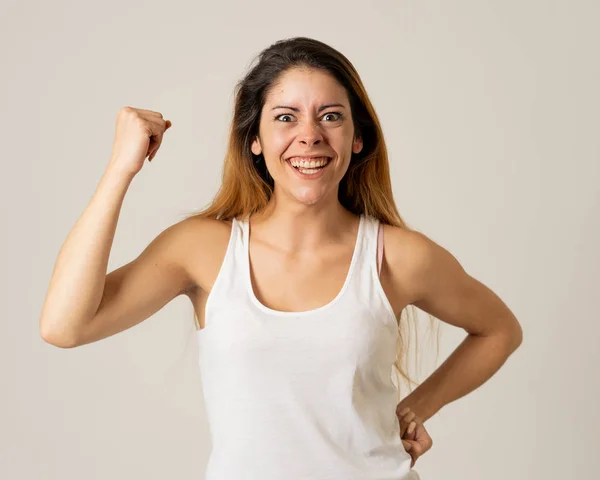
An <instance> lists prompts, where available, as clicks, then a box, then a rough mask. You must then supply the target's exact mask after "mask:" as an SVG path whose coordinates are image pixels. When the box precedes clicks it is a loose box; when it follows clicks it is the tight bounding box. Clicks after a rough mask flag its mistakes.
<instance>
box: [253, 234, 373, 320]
mask: <svg viewBox="0 0 600 480" xmlns="http://www.w3.org/2000/svg"><path fill="white" fill-rule="evenodd" d="M353 247H354V245H336V246H333V245H332V246H327V247H323V248H322V249H320V251H317V252H303V253H285V252H281V251H277V250H276V249H275V250H274V249H272V248H269V247H268V246H265V245H261V244H260V243H258V244H253V245H251V246H250V248H249V258H248V264H247V265H248V269H247V271H245V272H243V274H244V275H247V276H248V277H249V279H250V281H251V285H252V292H251V293H252V294H253V295H254V296H255V297H256V299H257V300H258V301H259V302H260V303H261V304H263V305H264V306H266V307H267V308H270V309H273V310H278V311H283V312H300V311H305V310H313V309H316V308H319V307H322V306H324V305H327V304H328V303H330V302H332V301H333V300H334V299H335V298H336V297H337V296H338V295H339V294H340V292H341V291H342V289H343V288H344V287H345V286H346V284H347V282H348V281H349V280H350V276H351V273H352V272H351V270H352V269H353V267H354V265H355V263H356V262H358V261H362V258H361V252H360V251H357V252H354V249H353Z"/></svg>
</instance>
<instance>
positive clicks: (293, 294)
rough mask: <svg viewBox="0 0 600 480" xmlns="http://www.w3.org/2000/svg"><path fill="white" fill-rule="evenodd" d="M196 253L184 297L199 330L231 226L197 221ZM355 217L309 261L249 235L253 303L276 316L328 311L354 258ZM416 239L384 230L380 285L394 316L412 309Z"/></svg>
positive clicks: (406, 233)
mask: <svg viewBox="0 0 600 480" xmlns="http://www.w3.org/2000/svg"><path fill="white" fill-rule="evenodd" d="M198 220H199V221H198V222H195V225H194V226H193V228H195V229H197V232H196V233H195V234H194V236H196V235H197V241H194V242H192V244H193V245H195V246H196V251H195V252H194V253H193V254H191V255H188V256H187V258H189V264H188V265H187V267H188V269H189V271H190V275H191V277H192V279H193V283H194V284H193V285H192V286H191V287H190V288H189V289H188V290H187V291H186V292H185V293H186V295H187V296H188V297H189V299H190V300H191V302H192V304H193V307H194V310H195V312H196V315H197V317H198V319H199V322H200V326H201V328H204V308H205V304H206V299H207V298H208V294H209V292H210V290H211V288H212V286H213V285H214V282H215V279H216V278H217V275H218V273H219V270H220V267H221V264H222V262H223V259H224V256H225V251H226V249H227V244H228V241H229V236H230V233H231V221H220V220H207V219H198ZM357 225H358V217H356V222H355V224H354V226H353V228H352V229H351V231H349V232H347V234H345V235H344V238H343V239H341V240H340V242H339V243H334V244H330V245H328V246H326V247H323V248H321V249H319V251H318V252H314V253H313V254H311V255H307V254H303V255H302V254H301V255H296V254H294V253H286V252H282V251H281V250H279V249H277V248H275V247H274V246H273V245H269V244H267V243H266V242H264V241H262V239H260V238H257V236H255V235H253V236H252V238H251V242H250V261H251V271H252V277H251V278H252V286H253V290H254V294H255V296H256V297H257V299H258V300H259V301H260V302H261V303H262V304H263V305H265V306H267V307H269V308H272V309H275V310H280V311H287V312H293V311H303V310H311V309H314V308H317V307H320V306H322V305H326V304H327V303H328V302H330V301H331V299H333V298H334V297H335V296H336V295H337V293H338V292H339V291H340V289H341V287H342V284H343V283H344V280H345V278H346V275H347V273H348V267H349V265H350V260H351V258H352V253H353V249H354V242H355V240H356V230H357ZM413 236H414V233H413V232H411V231H409V230H406V229H402V228H399V227H393V226H391V225H385V226H384V259H383V264H382V268H381V276H380V280H381V284H382V287H383V289H384V292H385V293H386V296H387V298H388V300H389V302H390V304H391V306H392V308H393V310H394V312H395V313H396V314H399V313H400V312H401V311H402V310H403V309H404V308H405V307H406V306H407V305H409V304H410V303H411V292H410V272H411V270H410V268H407V267H408V265H409V260H410V242H411V237H413Z"/></svg>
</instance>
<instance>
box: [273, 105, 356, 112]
mask: <svg viewBox="0 0 600 480" xmlns="http://www.w3.org/2000/svg"><path fill="white" fill-rule="evenodd" d="M329 107H342V108H346V107H345V106H344V105H342V104H341V103H329V104H327V105H321V106H320V107H319V109H318V110H317V112H320V111H321V110H325V109H326V108H329ZM278 108H289V109H290V110H293V111H294V112H299V111H300V109H299V108H296V107H289V106H287V105H277V106H276V107H273V108H272V109H271V110H277V109H278Z"/></svg>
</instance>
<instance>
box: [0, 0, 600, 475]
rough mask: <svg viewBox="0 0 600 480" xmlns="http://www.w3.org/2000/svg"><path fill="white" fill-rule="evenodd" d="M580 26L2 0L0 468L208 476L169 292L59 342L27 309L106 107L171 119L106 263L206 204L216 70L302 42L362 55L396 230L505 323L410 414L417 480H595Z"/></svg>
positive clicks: (273, 7)
mask: <svg viewBox="0 0 600 480" xmlns="http://www.w3.org/2000/svg"><path fill="white" fill-rule="evenodd" d="M598 24H600V7H599V4H598V2H596V1H594V0H589V1H581V0H580V1H572V0H571V1H567V0H562V1H542V0H527V1H523V0H519V1H516V0H510V1H481V0H477V1H476V0H469V1H458V2H445V1H439V0H438V1H402V0H398V1H373V2H362V1H361V2H356V1H355V2H349V1H343V2H332V1H323V2H322V3H316V2H310V1H303V2H296V3H293V2H281V1H278V2H266V1H260V2H259V1H253V2H243V1H239V2H228V1H218V2H210V3H209V2H191V1H173V2H154V1H147V0H146V1H125V2H116V1H112V2H111V1H104V2H93V3H92V2H70V1H66V0H58V1H54V2H41V1H37V2H25V3H22V2H17V1H15V0H12V1H6V0H4V1H3V2H2V6H1V10H0V32H1V33H0V40H1V43H0V45H1V46H0V49H1V51H2V75H1V76H0V91H1V92H2V93H1V111H2V115H1V117H0V122H1V132H2V133H1V135H2V143H1V146H2V160H1V161H2V169H1V174H0V179H1V185H0V187H1V189H0V200H1V205H2V236H1V237H0V242H1V244H0V245H1V248H2V250H1V251H2V260H3V261H2V269H1V282H2V283H1V286H2V289H1V292H2V303H1V305H2V321H1V322H0V347H1V348H0V374H1V378H2V387H1V388H2V390H1V395H0V407H1V408H0V478H3V479H43V480H51V479H61V480H70V479H77V480H80V479H86V480H92V479H108V478H111V479H142V478H143V479H145V480H152V479H161V480H162V479H167V478H176V479H181V480H183V479H190V480H191V479H201V478H203V472H204V468H205V465H206V461H207V459H208V455H209V452H210V449H211V443H210V437H209V431H208V425H207V423H206V416H205V410H204V403H203V399H202V390H201V384H200V376H199V370H198V365H197V345H196V343H195V341H194V336H193V330H192V329H193V321H192V319H193V310H192V306H191V303H190V302H189V300H188V299H187V298H186V297H184V296H181V297H178V298H176V299H175V300H174V301H172V302H170V303H169V304H167V305H166V306H165V307H164V308H163V309H162V310H160V311H159V312H158V313H156V314H155V315H154V316H152V317H151V318H149V319H148V320H146V321H145V322H143V323H141V324H139V325H138V326H136V327H133V328H132V329H129V330H127V331H125V332H123V333H121V334H119V335H115V336H113V337H109V338H107V339H105V340H102V341H100V342H97V343H93V344H89V345H86V346H83V347H80V348H76V349H60V348H57V347H54V346H51V345H48V344H46V343H44V342H43V340H42V339H41V337H40V334H39V316H40V312H41V307H42V303H43V300H44V297H45V293H46V290H47V288H48V283H49V280H50V275H51V272H52V268H53V266H54V262H55V260H56V256H57V255H58V251H59V249H60V246H61V245H62V243H63V242H64V240H65V238H66V236H67V235H68V233H69V231H70V230H71V229H72V227H73V226H74V224H75V221H76V220H77V218H78V217H79V216H80V215H81V213H82V212H83V210H84V208H85V207H86V205H87V204H88V202H89V200H90V199H91V196H92V194H93V192H94V190H95V188H96V186H97V184H98V182H99V180H100V177H101V175H102V173H103V172H104V169H105V167H106V164H107V161H108V158H109V154H110V152H111V147H112V140H113V134H114V129H115V116H116V113H117V111H118V110H119V109H120V108H121V107H123V106H126V105H131V106H134V107H137V108H145V109H151V110H155V111H159V112H161V113H162V114H163V115H164V117H165V118H166V119H170V120H171V121H172V122H173V127H172V128H171V129H170V130H169V131H168V133H167V134H166V136H165V140H164V142H163V145H162V147H161V150H160V151H159V153H158V155H157V157H156V158H155V159H154V160H153V162H152V163H151V164H148V163H146V164H145V166H144V168H143V169H142V171H141V172H140V174H139V175H138V176H137V177H136V178H135V179H134V181H133V183H132V185H131V188H130V190H129V192H128V194H127V196H126V198H125V202H124V205H123V209H122V212H121V215H120V218H119V224H118V228H117V232H116V237H115V239H114V246H113V249H112V253H111V257H110V262H109V266H108V267H109V270H113V269H114V268H117V267H118V266H120V265H122V264H124V263H126V262H129V261H130V260H132V259H133V258H134V257H135V256H137V255H138V254H139V253H140V252H141V251H142V250H143V248H145V246H146V245H147V244H148V243H149V242H150V241H151V240H152V239H153V238H154V237H155V236H156V235H157V234H158V233H159V232H160V231H162V230H163V229H164V228H166V227H167V226H169V225H171V224H173V223H175V222H177V221H179V220H180V219H182V218H183V216H184V215H186V214H187V213H189V212H191V211H193V210H196V209H199V208H201V207H203V206H205V205H206V204H207V203H208V202H209V201H210V199H211V198H212V196H213V195H214V194H215V192H216V190H217V186H218V184H219V182H220V180H221V169H222V165H223V156H224V153H225V148H226V139H227V129H228V125H229V121H230V118H231V115H232V105H233V88H234V85H235V82H236V81H237V80H238V79H239V78H240V77H241V76H242V75H243V74H244V72H245V71H246V69H247V67H248V66H249V64H250V62H251V61H252V60H253V58H254V57H255V55H256V54H257V53H259V51H260V50H262V49H263V48H265V47H267V46H268V45H270V44H271V43H273V42H275V41H276V40H279V39H283V38H288V37H292V36H297V35H301V36H309V37H313V38H316V39H318V40H322V41H324V42H326V43H328V44H330V45H331V46H333V47H334V48H337V49H338V50H340V51H341V52H342V53H343V54H345V55H346V56H347V57H348V58H349V59H350V60H351V61H352V62H353V63H354V65H355V66H356V68H357V69H358V71H359V73H360V75H361V77H362V79H363V81H364V83H365V86H366V88H367V91H368V93H369V95H370V97H371V99H372V101H373V103H374V105H375V108H376V111H377V113H378V115H379V117H380V119H381V121H382V124H383V129H384V134H385V138H386V141H387V146H388V149H389V154H390V163H391V170H392V182H393V186H394V195H395V200H396V202H397V205H398V208H399V210H400V213H401V215H402V216H403V217H404V219H405V220H406V221H407V222H408V224H409V226H411V227H412V228H414V229H417V230H419V231H421V232H423V233H425V234H427V235H428V236H429V237H430V238H432V239H433V240H434V241H436V242H438V243H439V244H441V245H442V246H444V247H445V248H447V249H448V250H449V251H450V252H451V253H453V254H454V255H455V256H456V258H457V259H458V260H459V261H460V262H461V264H462V265H463V267H464V268H465V270H467V271H468V272H469V273H470V274H471V275H473V276H474V277H476V278H477V279H479V280H481V281H482V282H483V283H485V284H486V285H488V286H489V287H490V288H492V289H493V290H494V291H495V292H496V293H497V294H498V295H499V296H500V297H501V298H502V299H503V300H504V301H505V302H506V303H507V305H508V306H509V307H510V308H511V309H512V310H513V312H514V313H515V315H516V316H517V318H518V319H519V320H520V322H521V324H522V326H523V330H524V342H523V344H522V345H521V347H520V348H519V349H518V350H517V351H516V352H515V354H514V355H513V356H512V357H510V358H509V360H508V361H507V362H506V363H505V365H504V366H503V367H502V369H501V370H500V371H499V373H498V374H497V375H495V376H494V377H492V379H491V380H489V381H488V382H487V383H486V384H485V385H484V386H482V387H481V388H479V389H477V390H476V391H474V392H473V393H471V394H469V395H468V396H466V397H463V398H462V399H460V400H458V401H457V402H454V403H452V404H450V405H448V406H446V407H445V408H443V409H442V410H441V411H440V412H439V413H438V414H437V415H435V416H434V417H433V418H431V419H430V420H429V421H428V422H427V424H426V427H427V428H428V430H429V432H430V434H431V436H432V438H433V442H434V445H433V448H432V449H431V450H430V451H428V452H427V453H426V454H425V455H424V456H423V457H421V458H420V459H419V460H418V461H417V464H416V469H417V470H418V471H419V472H420V474H421V477H422V478H423V479H424V480H434V479H435V480H454V479H456V480H459V479H460V480H467V479H472V480H481V479H486V480H496V479H497V480H506V479H523V480H525V479H527V480H531V479H544V480H550V479H552V480H559V479H560V480H563V479H570V478H586V479H587V478H592V477H595V476H596V475H598V471H599V470H600V456H599V455H598V450H599V448H600V442H599V439H598V437H599V433H600V421H599V413H598V406H597V405H598V401H599V398H598V396H599V395H600V375H598V366H599V365H600V349H599V348H598V337H599V335H600V326H599V320H600V318H599V315H598V313H597V312H598V308H597V305H596V301H597V299H598V287H599V286H600V285H599V281H598V278H599V273H600V268H599V267H600V258H599V257H600V256H599V252H598V250H599V245H600V212H599V210H600V209H599V204H600V193H599V187H598V185H599V183H600V166H599V164H600V158H599V157H600V149H599V145H600V140H599V138H600V137H599V127H600V124H599V123H600V122H599V116H598V112H599V111H600V94H599V89H598V85H600V67H599V57H600V55H599V53H598V47H599V45H600V30H598ZM201 248H202V245H198V249H201ZM72 294H73V295H77V291H73V292H72ZM419 319H420V320H419V322H420V323H421V324H422V325H423V327H424V330H423V331H424V332H427V330H426V328H425V327H426V325H427V322H428V318H427V316H426V315H425V314H424V313H421V315H420V317H419ZM464 335H465V332H464V331H462V330H459V329H456V328H453V327H450V326H447V325H442V326H441V332H440V352H439V356H437V357H436V352H435V348H434V344H431V342H430V341H429V340H427V339H424V340H423V341H422V343H421V350H422V351H423V353H422V358H423V360H422V363H423V365H425V366H426V368H425V369H424V371H423V372H422V374H421V376H420V379H421V380H422V379H423V378H424V376H425V375H426V374H428V373H430V372H431V370H432V369H433V368H434V367H435V366H436V365H439V363H441V361H442V360H443V359H444V358H446V356H447V355H448V354H449V353H450V352H451V351H452V350H453V349H454V348H455V347H456V346H457V345H458V344H459V342H460V341H461V340H462V338H463V336H464ZM282 480H283V479H282Z"/></svg>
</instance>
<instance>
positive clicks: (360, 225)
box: [243, 214, 365, 317]
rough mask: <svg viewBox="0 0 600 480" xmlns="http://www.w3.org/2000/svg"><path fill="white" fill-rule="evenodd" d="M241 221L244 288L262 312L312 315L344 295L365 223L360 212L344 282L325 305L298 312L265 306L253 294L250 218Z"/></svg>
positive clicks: (325, 308) (356, 257)
mask: <svg viewBox="0 0 600 480" xmlns="http://www.w3.org/2000/svg"><path fill="white" fill-rule="evenodd" d="M243 223H244V229H243V236H244V245H243V247H244V248H243V251H244V267H245V268H244V273H245V277H246V289H247V291H248V296H249V297H250V301H251V302H252V303H253V304H254V305H255V306H256V307H257V308H258V309H259V310H261V311H263V312H264V313H268V314H270V315H275V316H278V317H304V316H307V315H312V314H316V313H320V312H322V311H325V310H327V309H329V308H330V307H333V306H334V305H335V304H336V303H337V302H338V301H339V299H340V298H342V296H343V295H344V292H345V291H346V290H347V289H348V285H349V284H350V279H351V278H352V273H353V272H354V269H355V266H356V262H357V259H358V254H359V250H360V245H361V241H362V236H363V230H364V223H365V218H364V215H362V214H361V215H359V220H358V231H357V233H356V240H355V242H354V251H353V252H352V258H351V260H350V265H349V267H348V273H347V274H346V278H345V280H344V283H343V284H342V287H341V289H340V290H339V291H338V293H337V295H336V296H335V297H334V298H333V299H332V300H330V301H329V303H326V304H325V305H321V306H320V307H317V308H313V309H311V310H302V311H298V312H288V311H283V310H275V309H273V308H270V307H267V306H266V305H265V304H263V303H262V302H261V301H260V300H259V299H258V298H257V297H256V295H255V294H254V288H252V276H251V272H250V242H249V240H250V220H249V217H246V218H245V219H244V220H243Z"/></svg>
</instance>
